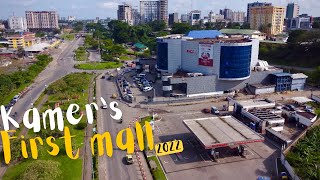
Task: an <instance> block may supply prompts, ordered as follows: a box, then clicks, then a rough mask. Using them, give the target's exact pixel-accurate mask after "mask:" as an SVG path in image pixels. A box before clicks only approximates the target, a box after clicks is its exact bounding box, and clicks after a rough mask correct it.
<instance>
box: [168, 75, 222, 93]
mask: <svg viewBox="0 0 320 180" xmlns="http://www.w3.org/2000/svg"><path fill="white" fill-rule="evenodd" d="M216 79H217V76H215V75H213V76H198V77H188V78H171V79H170V83H171V84H181V83H187V95H191V94H201V93H210V92H216Z"/></svg>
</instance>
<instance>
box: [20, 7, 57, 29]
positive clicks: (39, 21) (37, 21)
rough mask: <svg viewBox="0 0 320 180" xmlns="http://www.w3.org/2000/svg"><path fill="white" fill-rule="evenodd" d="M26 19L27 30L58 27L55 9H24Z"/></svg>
mask: <svg viewBox="0 0 320 180" xmlns="http://www.w3.org/2000/svg"><path fill="white" fill-rule="evenodd" d="M26 19H27V27H28V29H29V31H38V30H45V31H50V30H53V29H59V25H58V19H59V16H58V13H57V12H56V11H26Z"/></svg>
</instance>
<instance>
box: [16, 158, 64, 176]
mask: <svg viewBox="0 0 320 180" xmlns="http://www.w3.org/2000/svg"><path fill="white" fill-rule="evenodd" d="M60 166H61V164H60V163H59V162H57V161H52V160H37V161H34V162H33V163H30V164H29V165H28V166H27V168H26V169H25V171H24V173H23V174H22V179H28V180H39V179H41V180H45V179H46V180H55V179H58V177H59V176H60V175H61V174H62V171H61V170H60V169H59V167H60Z"/></svg>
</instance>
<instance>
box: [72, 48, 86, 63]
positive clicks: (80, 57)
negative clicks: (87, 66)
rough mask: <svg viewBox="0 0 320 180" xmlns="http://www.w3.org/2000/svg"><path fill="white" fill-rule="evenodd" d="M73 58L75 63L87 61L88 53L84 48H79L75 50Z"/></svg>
mask: <svg viewBox="0 0 320 180" xmlns="http://www.w3.org/2000/svg"><path fill="white" fill-rule="evenodd" d="M74 53H75V58H76V61H87V60H88V53H87V51H86V49H85V48H84V47H79V48H78V49H76V50H75V52H74Z"/></svg>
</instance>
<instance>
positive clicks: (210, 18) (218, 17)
mask: <svg viewBox="0 0 320 180" xmlns="http://www.w3.org/2000/svg"><path fill="white" fill-rule="evenodd" d="M222 19H224V15H222V14H214V13H213V11H210V12H209V14H208V22H214V23H215V22H217V21H220V20H222Z"/></svg>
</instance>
